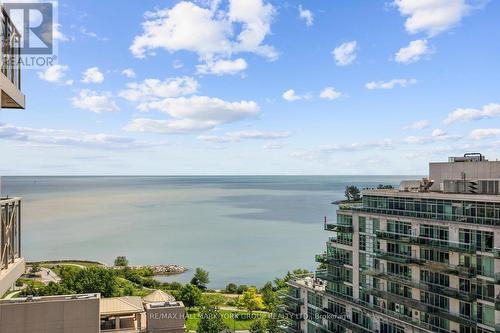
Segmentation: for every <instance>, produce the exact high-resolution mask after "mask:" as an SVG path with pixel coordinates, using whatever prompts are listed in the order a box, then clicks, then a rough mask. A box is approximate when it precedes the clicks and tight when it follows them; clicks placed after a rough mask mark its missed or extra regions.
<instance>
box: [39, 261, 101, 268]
mask: <svg viewBox="0 0 500 333" xmlns="http://www.w3.org/2000/svg"><path fill="white" fill-rule="evenodd" d="M57 265H61V266H64V265H69V266H83V267H87V268H89V267H97V266H101V265H99V264H98V263H95V262H92V261H63V262H50V261H47V262H43V263H41V264H40V266H41V267H45V268H50V269H52V268H53V267H55V266H57Z"/></svg>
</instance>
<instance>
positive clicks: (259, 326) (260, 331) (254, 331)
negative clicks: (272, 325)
mask: <svg viewBox="0 0 500 333" xmlns="http://www.w3.org/2000/svg"><path fill="white" fill-rule="evenodd" d="M266 330H267V320H266V319H265V318H262V317H260V318H258V319H256V320H254V322H253V323H252V324H251V325H250V333H266Z"/></svg>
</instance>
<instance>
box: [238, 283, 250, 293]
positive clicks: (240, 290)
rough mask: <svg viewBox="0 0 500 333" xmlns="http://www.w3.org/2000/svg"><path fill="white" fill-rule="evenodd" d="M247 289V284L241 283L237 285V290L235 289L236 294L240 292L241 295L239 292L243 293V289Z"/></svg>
mask: <svg viewBox="0 0 500 333" xmlns="http://www.w3.org/2000/svg"><path fill="white" fill-rule="evenodd" d="M247 289H248V286H247V285H246V284H242V285H239V286H238V290H237V292H238V294H240V295H241V294H243V293H244V292H245V291H247Z"/></svg>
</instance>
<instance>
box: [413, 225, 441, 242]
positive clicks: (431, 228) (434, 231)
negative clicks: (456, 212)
mask: <svg viewBox="0 0 500 333" xmlns="http://www.w3.org/2000/svg"><path fill="white" fill-rule="evenodd" d="M419 236H420V237H425V238H434V239H440V240H448V227H441V226H436V225H430V224H423V225H421V226H420V235H419Z"/></svg>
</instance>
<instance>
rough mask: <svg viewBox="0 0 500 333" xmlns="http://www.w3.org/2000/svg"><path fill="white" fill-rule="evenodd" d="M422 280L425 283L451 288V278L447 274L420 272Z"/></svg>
mask: <svg viewBox="0 0 500 333" xmlns="http://www.w3.org/2000/svg"><path fill="white" fill-rule="evenodd" d="M420 280H421V281H424V282H428V283H431V284H437V285H440V286H444V287H449V286H450V277H449V276H448V275H446V274H441V273H438V272H430V271H424V270H421V271H420Z"/></svg>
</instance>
